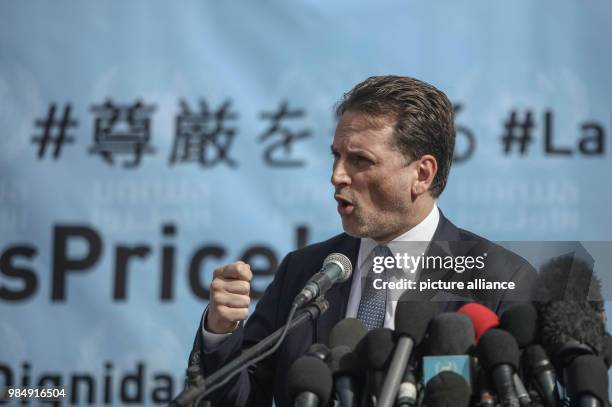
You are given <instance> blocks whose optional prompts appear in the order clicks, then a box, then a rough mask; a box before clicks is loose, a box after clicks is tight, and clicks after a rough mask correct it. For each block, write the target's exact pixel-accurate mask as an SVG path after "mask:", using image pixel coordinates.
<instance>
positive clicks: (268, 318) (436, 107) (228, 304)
mask: <svg viewBox="0 0 612 407" xmlns="http://www.w3.org/2000/svg"><path fill="white" fill-rule="evenodd" d="M337 115H338V118H339V122H338V125H337V128H336V132H335V135H334V139H333V143H332V146H331V151H332V154H333V157H334V164H333V172H332V177H331V182H332V184H333V186H334V188H335V195H334V198H335V199H336V201H337V202H338V212H339V214H340V217H341V219H342V227H343V229H344V231H345V233H343V234H340V235H338V236H336V237H333V238H331V239H330V240H327V241H325V242H322V243H318V244H314V245H311V246H308V247H306V248H304V249H301V250H297V251H295V252H292V253H289V254H288V255H287V256H286V257H285V258H284V260H283V261H282V263H281V265H280V267H279V269H278V271H277V272H276V274H275V277H274V280H273V281H272V283H271V284H270V286H269V287H268V288H267V290H266V292H265V294H264V296H263V297H262V298H261V300H260V301H259V303H258V304H257V307H256V310H255V312H254V313H253V315H251V317H250V318H249V320H248V321H247V322H246V324H244V326H243V325H242V323H241V321H244V320H246V319H247V317H248V305H249V302H250V297H249V288H250V281H251V278H252V273H251V270H250V267H249V265H248V264H245V263H243V262H237V263H233V264H229V265H226V266H224V267H220V268H218V269H216V270H215V272H214V275H213V281H212V283H211V290H210V291H211V297H210V303H209V306H208V308H207V309H206V311H205V313H204V315H203V318H202V321H201V322H200V325H199V327H198V331H197V335H196V340H195V343H194V347H193V350H192V352H191V356H190V365H197V366H198V367H199V368H200V369H201V370H202V373H203V375H204V376H208V375H210V374H211V373H213V372H214V371H216V370H217V369H219V367H221V366H223V365H224V364H226V363H227V362H228V361H229V360H231V359H233V358H234V357H235V356H236V355H237V354H239V352H240V350H241V349H243V348H248V347H250V346H252V345H253V344H255V343H257V342H258V341H260V340H261V339H262V338H264V337H266V336H267V335H269V334H270V333H272V332H273V331H275V330H276V329H278V328H279V327H280V326H282V325H283V324H284V323H285V321H286V319H287V316H288V313H289V310H290V308H291V302H292V301H293V299H294V297H295V296H296V295H297V294H298V293H299V291H300V290H301V289H302V288H303V286H304V284H305V283H306V282H307V281H308V279H309V278H310V277H311V276H312V275H313V274H314V273H315V272H316V271H318V269H319V268H320V267H321V264H322V262H323V260H324V258H325V257H326V256H327V255H329V254H331V253H343V254H345V255H347V257H348V258H349V259H350V260H351V263H352V264H353V265H354V272H353V275H352V276H351V279H350V280H349V281H346V282H344V283H341V284H336V285H334V286H333V287H332V288H331V289H330V290H329V291H328V292H327V294H326V298H327V300H328V301H329V303H330V307H329V310H328V311H327V312H326V313H325V314H323V315H322V316H321V317H320V318H319V319H318V320H317V321H315V322H313V323H312V324H306V325H302V326H301V327H300V328H298V329H297V330H295V331H293V332H291V333H290V334H289V335H288V336H287V337H286V339H285V341H284V342H283V344H282V345H281V347H280V349H279V350H278V351H277V352H276V353H275V354H274V355H272V356H271V357H269V358H267V359H266V360H264V361H262V362H261V363H259V364H258V365H257V366H256V367H255V368H253V369H248V370H247V371H243V372H242V373H241V374H240V375H239V376H238V377H237V379H235V380H233V381H232V382H231V383H230V384H228V385H227V386H226V387H225V388H224V389H223V390H222V391H218V392H216V393H215V397H213V401H214V405H232V406H247V405H248V406H260V405H270V404H271V401H272V398H273V397H274V399H275V402H276V405H277V406H286V405H289V404H290V403H291V401H290V400H289V399H288V395H287V393H286V382H285V381H286V372H287V371H288V369H289V367H290V365H291V363H293V361H294V360H295V359H297V358H298V357H299V356H301V355H302V354H303V353H304V352H305V351H306V350H307V349H308V347H309V346H310V345H311V344H312V343H317V342H320V343H325V342H326V339H327V337H328V335H329V332H330V330H331V328H332V327H333V326H334V325H335V324H336V323H337V322H338V321H339V320H341V319H343V318H345V317H357V318H359V319H361V320H363V321H364V324H366V326H368V328H372V327H375V326H385V327H389V328H393V315H394V311H395V306H396V303H397V301H395V300H394V299H392V298H390V297H389V295H388V293H386V292H383V294H382V295H381V294H380V290H378V292H374V291H373V289H372V287H371V286H370V285H368V284H364V283H363V282H364V281H366V280H365V276H366V275H367V273H368V271H369V269H370V267H371V264H372V256H373V253H376V250H378V253H383V255H385V254H386V253H388V254H389V255H393V250H392V251H391V253H389V247H391V246H392V245H393V243H398V242H430V241H432V240H435V241H451V242H460V241H476V242H484V239H482V238H480V237H478V236H476V235H473V234H471V233H469V232H466V231H464V230H461V229H458V228H457V227H455V226H454V225H453V224H452V223H450V222H449V221H448V220H447V219H446V218H445V217H444V215H443V214H442V213H441V212H440V211H439V210H438V208H437V204H436V200H437V198H438V197H439V196H440V194H441V193H442V191H443V190H444V187H445V185H446V181H447V178H448V174H449V171H450V167H451V162H452V156H453V149H454V144H455V130H454V123H453V108H452V105H451V103H450V102H449V100H448V99H447V98H446V96H445V95H444V94H443V93H442V92H440V91H439V90H437V89H436V88H434V87H433V86H431V85H429V84H426V83H424V82H421V81H419V80H416V79H413V78H407V77H399V76H381V77H371V78H369V79H367V80H365V81H364V82H362V83H360V84H358V85H357V86H356V87H355V88H354V89H352V90H351V91H350V92H349V93H347V94H345V95H344V98H343V100H342V101H341V103H340V104H339V106H338V108H337ZM389 243H391V244H389ZM417 245H418V244H417ZM381 250H382V251H381ZM396 250H397V249H396ZM429 252H431V248H430V249H429ZM501 258H502V259H503V264H502V266H503V267H501V268H500V269H499V270H496V271H495V273H494V275H489V277H490V278H493V279H496V280H503V281H516V282H517V283H522V284H523V286H525V287H526V285H527V283H528V282H529V281H531V279H532V278H533V271H532V269H531V268H530V267H529V265H528V264H526V263H525V262H524V261H522V259H520V258H518V256H515V255H512V254H510V253H508V254H507V255H506V254H505V252H504V255H503V256H501ZM422 274H423V275H424V273H422ZM434 274H435V273H434ZM423 275H420V276H419V278H420V279H422V278H423ZM468 275H469V273H463V277H465V276H468ZM413 276H414V275H413ZM428 276H429V275H428ZM454 277H455V276H453V277H451V278H454ZM413 278H414V277H413ZM468 279H469V278H468ZM444 295H448V298H446V297H444ZM427 298H431V296H429V297H427ZM445 298H446V300H447V301H445V302H442V303H441V306H440V308H441V310H448V311H451V310H454V309H456V308H457V307H458V306H459V305H460V303H458V302H453V301H448V300H453V299H457V298H463V299H465V298H464V297H456V296H455V297H454V294H453V293H450V294H449V293H443V295H442V297H441V299H442V300H444V299H445ZM471 298H472V299H471V300H476V301H479V302H482V303H484V304H485V305H487V306H489V307H490V308H492V309H494V310H496V311H500V310H501V309H502V307H503V306H504V302H502V300H504V301H508V300H512V299H513V298H510V296H506V295H505V293H504V292H492V293H488V294H483V295H482V296H478V295H476V296H473V297H471ZM395 299H396V298H395ZM439 299H440V298H439Z"/></svg>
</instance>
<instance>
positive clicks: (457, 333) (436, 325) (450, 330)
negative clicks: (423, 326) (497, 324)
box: [428, 312, 475, 355]
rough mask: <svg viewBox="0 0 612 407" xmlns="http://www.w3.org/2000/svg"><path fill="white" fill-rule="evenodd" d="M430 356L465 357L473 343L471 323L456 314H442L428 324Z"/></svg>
mask: <svg viewBox="0 0 612 407" xmlns="http://www.w3.org/2000/svg"><path fill="white" fill-rule="evenodd" d="M428 332H429V353H430V354H431V355H465V354H468V353H469V352H470V351H471V349H472V347H473V346H474V343H475V336H474V326H473V325H472V321H470V319H469V318H468V317H467V316H466V315H464V314H458V313H456V312H443V313H441V314H438V315H436V316H435V317H434V318H433V319H432V320H431V322H430V323H429V329H428Z"/></svg>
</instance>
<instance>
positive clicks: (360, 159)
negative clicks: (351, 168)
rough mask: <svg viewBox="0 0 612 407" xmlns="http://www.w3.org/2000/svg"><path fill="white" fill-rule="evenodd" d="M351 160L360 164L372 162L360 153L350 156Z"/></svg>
mask: <svg viewBox="0 0 612 407" xmlns="http://www.w3.org/2000/svg"><path fill="white" fill-rule="evenodd" d="M351 161H353V163H354V164H355V165H361V166H364V165H370V164H373V162H372V161H371V160H370V159H369V158H366V157H364V156H362V155H354V156H353V157H351Z"/></svg>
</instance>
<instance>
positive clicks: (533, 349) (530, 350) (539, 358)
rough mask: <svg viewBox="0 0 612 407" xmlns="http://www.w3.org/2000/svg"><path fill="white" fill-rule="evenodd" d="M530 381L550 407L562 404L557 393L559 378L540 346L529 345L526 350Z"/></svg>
mask: <svg viewBox="0 0 612 407" xmlns="http://www.w3.org/2000/svg"><path fill="white" fill-rule="evenodd" d="M524 360H525V362H526V364H527V369H526V370H527V373H528V377H529V378H531V379H530V380H529V381H530V382H531V383H533V384H534V385H535V388H536V391H537V392H538V394H539V395H540V399H541V400H542V402H543V403H544V404H545V405H546V406H548V407H556V406H558V405H559V404H560V399H559V393H558V392H557V376H556V375H555V369H554V368H553V366H552V364H551V363H550V360H549V359H548V355H546V351H545V350H544V348H543V347H542V346H540V345H538V344H534V345H529V346H528V347H527V348H526V349H525V359H524Z"/></svg>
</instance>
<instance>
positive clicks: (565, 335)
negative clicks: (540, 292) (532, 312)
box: [538, 301, 606, 357]
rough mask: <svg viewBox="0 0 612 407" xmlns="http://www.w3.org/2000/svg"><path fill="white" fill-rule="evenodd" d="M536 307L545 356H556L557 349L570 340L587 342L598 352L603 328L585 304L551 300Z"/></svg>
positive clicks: (599, 352)
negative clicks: (546, 353)
mask: <svg viewBox="0 0 612 407" xmlns="http://www.w3.org/2000/svg"><path fill="white" fill-rule="evenodd" d="M538 310H539V312H540V315H539V316H540V340H541V343H542V346H544V349H546V352H548V354H549V355H551V356H553V357H556V356H557V352H558V351H559V350H560V349H561V348H563V347H565V346H566V345H567V344H568V343H572V342H577V343H581V344H585V345H588V346H589V347H591V348H592V349H593V350H594V351H595V352H596V353H597V354H602V352H603V342H604V338H605V335H606V328H605V327H604V324H603V322H602V320H601V318H600V317H599V314H598V313H597V311H595V310H594V309H593V308H592V307H591V306H590V305H589V304H588V303H586V302H581V301H553V302H549V303H541V304H539V305H538Z"/></svg>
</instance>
